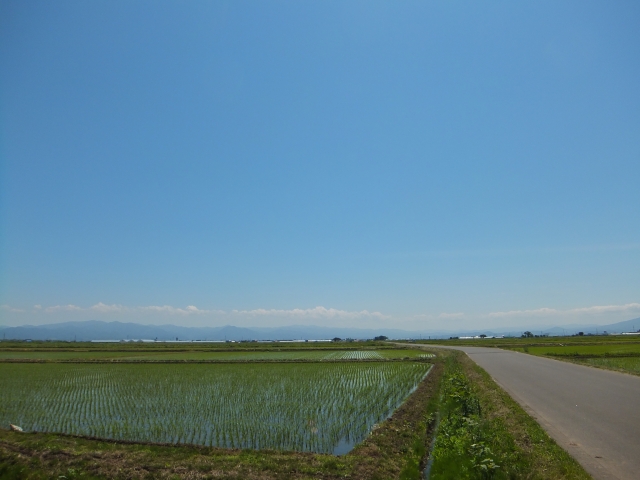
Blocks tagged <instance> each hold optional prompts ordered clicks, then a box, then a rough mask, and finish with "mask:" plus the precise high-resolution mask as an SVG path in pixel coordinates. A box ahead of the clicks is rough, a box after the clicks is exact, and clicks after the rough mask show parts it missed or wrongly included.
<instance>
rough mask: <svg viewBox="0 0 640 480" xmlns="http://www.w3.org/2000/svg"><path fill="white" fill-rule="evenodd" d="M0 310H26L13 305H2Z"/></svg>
mask: <svg viewBox="0 0 640 480" xmlns="http://www.w3.org/2000/svg"><path fill="white" fill-rule="evenodd" d="M0 310H4V311H5V312H11V313H22V312H24V310H23V309H21V308H15V307H12V306H11V305H0Z"/></svg>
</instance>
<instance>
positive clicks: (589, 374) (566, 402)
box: [420, 344, 640, 480]
mask: <svg viewBox="0 0 640 480" xmlns="http://www.w3.org/2000/svg"><path fill="white" fill-rule="evenodd" d="M420 346H421V347H425V346H426V345H424V344H422V345H420ZM428 347H433V345H428ZM446 348H455V349H456V350H462V351H463V352H465V353H467V355H469V357H471V359H472V360H473V361H475V362H476V363H477V364H478V365H480V366H481V367H482V368H484V369H485V370H486V371H487V372H488V373H489V375H491V376H492V377H493V379H494V380H495V381H496V382H497V383H498V384H499V385H500V386H501V387H502V388H504V389H505V390H506V391H507V392H508V393H509V394H510V395H511V397H512V398H513V399H514V400H516V401H517V402H518V403H519V404H520V405H521V406H522V407H524V409H525V410H526V411H527V412H528V413H529V414H530V415H532V416H533V417H534V418H536V419H537V420H538V422H539V423H540V425H542V427H543V428H544V429H545V430H546V431H547V432H548V433H549V435H550V436H551V437H553V439H555V441H556V442H558V444H560V445H561V446H562V447H563V448H564V449H565V450H567V451H568V452H569V453H570V454H571V455H573V457H574V458H575V459H576V460H577V461H578V462H580V464H581V465H582V466H583V467H584V468H585V470H587V471H588V472H589V473H590V474H591V475H592V476H593V477H594V478H595V479H625V480H626V479H640V377H637V376H634V375H627V374H624V373H618V372H613V371H607V370H601V369H598V368H592V367H585V366H582V365H575V364H572V363H568V362H563V361H560V360H552V359H549V358H541V357H535V356H533V355H527V354H524V353H517V352H511V351H508V350H500V349H497V348H482V347H446Z"/></svg>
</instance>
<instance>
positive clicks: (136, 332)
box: [0, 318, 640, 341]
mask: <svg viewBox="0 0 640 480" xmlns="http://www.w3.org/2000/svg"><path fill="white" fill-rule="evenodd" d="M638 329H640V318H634V319H631V320H627V321H624V322H618V323H613V324H609V325H566V326H565V327H550V328H540V327H539V326H537V327H536V326H532V327H530V328H522V327H520V328H518V329H517V330H515V329H513V328H493V329H485V330H482V329H477V330H476V329H474V330H455V331H454V330H444V329H443V330H431V331H408V330H400V329H390V328H377V329H360V328H337V327H321V326H316V325H310V326H305V325H290V326H286V327H273V328H257V327H255V328H243V327H234V326H231V325H227V326H224V327H180V326H177V325H141V324H138V323H122V322H102V321H98V320H89V321H85V322H65V323H54V324H50V325H24V326H20V327H4V328H0V338H4V339H7V340H9V339H12V340H26V339H31V340H77V341H88V340H139V339H145V340H156V339H157V340H176V339H178V340H234V341H241V340H321V339H331V338H334V337H340V338H354V339H367V338H374V337H376V336H378V335H385V336H387V337H389V338H396V339H401V338H429V337H431V338H443V337H444V338H447V337H449V336H463V335H464V336H466V335H479V334H485V335H489V336H491V335H505V334H511V335H520V334H521V333H522V332H523V331H526V330H529V331H531V332H533V333H535V334H538V333H545V334H548V335H563V334H567V335H571V334H574V333H577V332H578V331H581V332H584V333H602V332H603V331H607V332H609V333H621V332H630V331H637V330H638Z"/></svg>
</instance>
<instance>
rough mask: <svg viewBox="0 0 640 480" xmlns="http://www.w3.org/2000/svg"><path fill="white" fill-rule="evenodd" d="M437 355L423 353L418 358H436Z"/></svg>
mask: <svg viewBox="0 0 640 480" xmlns="http://www.w3.org/2000/svg"><path fill="white" fill-rule="evenodd" d="M434 357H435V354H433V353H423V354H421V355H418V358H434Z"/></svg>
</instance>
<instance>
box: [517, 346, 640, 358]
mask: <svg viewBox="0 0 640 480" xmlns="http://www.w3.org/2000/svg"><path fill="white" fill-rule="evenodd" d="M514 350H520V351H525V347H523V348H516V349H514ZM526 351H527V352H528V353H531V354H533V355H553V356H560V355H581V356H591V355H593V356H604V355H638V356H640V343H621V344H615V343H601V344H596V345H549V346H531V347H526Z"/></svg>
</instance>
